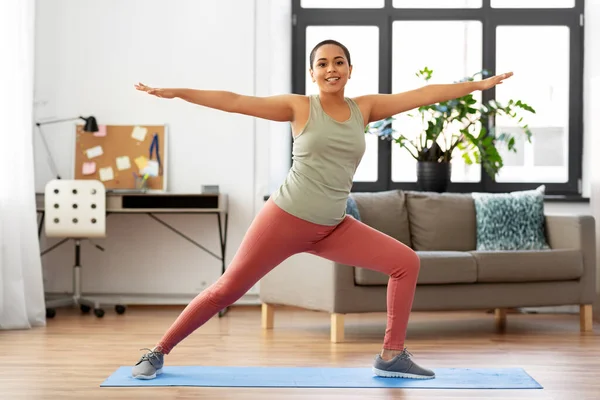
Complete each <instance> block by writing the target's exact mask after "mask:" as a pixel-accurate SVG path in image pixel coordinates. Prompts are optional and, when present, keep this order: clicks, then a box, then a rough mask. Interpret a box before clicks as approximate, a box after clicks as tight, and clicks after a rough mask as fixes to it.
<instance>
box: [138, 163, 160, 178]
mask: <svg viewBox="0 0 600 400" xmlns="http://www.w3.org/2000/svg"><path fill="white" fill-rule="evenodd" d="M140 173H142V174H148V175H149V176H158V161H155V160H150V161H148V165H146V168H144V169H143V170H141V171H140Z"/></svg>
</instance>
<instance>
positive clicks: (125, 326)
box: [0, 307, 600, 400]
mask: <svg viewBox="0 0 600 400" xmlns="http://www.w3.org/2000/svg"><path fill="white" fill-rule="evenodd" d="M180 310H181V308H179V307H168V308H160V309H156V308H150V307H141V308H130V309H128V310H127V313H126V314H125V315H116V314H115V313H114V312H113V311H107V313H106V316H105V317H104V318H103V319H97V318H96V317H94V316H93V315H80V314H79V313H78V312H76V311H67V310H63V309H61V310H59V312H58V314H57V316H56V318H55V319H53V320H49V321H48V325H47V327H44V328H35V329H32V330H26V331H0V343H1V344H2V349H1V351H0V371H1V373H0V398H1V399H10V400H25V399H26V400H38V399H60V400H71V399H77V400H93V399H107V400H112V399H145V400H154V399H160V400H171V399H190V400H191V399H304V398H310V399H495V400H498V399H510V400H519V399H567V400H574V399H577V400H588V399H589V400H591V399H600V378H599V375H598V373H599V371H600V334H599V332H600V327H599V326H598V324H597V323H596V324H595V325H594V332H593V333H586V334H580V332H579V317H578V316H577V315H548V314H509V315H508V325H507V327H506V331H505V332H503V333H500V332H496V331H494V316H493V314H487V313H485V312H476V313H413V315H412V316H411V321H410V326H409V332H408V340H407V346H408V348H409V350H410V351H411V352H412V353H413V354H414V356H415V360H416V361H417V362H420V363H422V364H423V365H424V366H426V367H430V368H436V367H522V368H525V370H526V371H527V372H528V373H529V374H531V375H532V376H533V377H534V378H535V379H536V380H537V381H538V382H539V383H540V384H541V385H543V386H544V389H529V390H432V389H410V390H408V389H358V390H357V389H250V388H239V389H236V388H164V387H158V388H139V387H138V388H100V384H101V383H102V382H103V381H104V380H105V379H106V378H107V377H108V376H109V375H110V374H111V373H112V372H114V371H115V370H116V369H117V368H118V367H119V366H122V365H132V364H133V363H135V361H137V359H138V358H139V356H140V355H141V354H142V352H141V351H139V349H141V348H143V347H152V346H153V345H154V344H155V342H156V341H157V340H158V339H159V338H160V337H161V335H162V333H163V332H164V331H165V329H167V328H168V326H169V325H170V324H171V322H172V321H173V320H174V318H175V317H176V316H177V315H178V313H179V312H180ZM329 321H330V319H329V316H328V315H327V314H325V313H319V312H310V311H303V310H296V309H288V308H285V309H280V308H277V309H276V313H275V329H273V330H269V331H263V330H261V326H260V324H261V316H260V308H259V307H237V308H233V309H231V310H230V311H229V313H228V314H227V315H226V316H225V317H223V318H221V319H219V318H217V317H215V318H213V319H211V320H210V321H208V323H207V324H206V325H204V326H203V327H202V328H200V329H199V330H198V331H196V332H195V333H194V334H192V335H191V336H190V337H188V339H186V340H185V341H184V342H182V343H181V344H180V345H179V346H178V347H176V349H175V350H174V351H173V352H172V353H171V354H170V355H169V356H168V357H167V358H166V364H167V365H228V366H233V365H261V366H320V367H327V366H337V367H339V366H344V367H370V366H371V364H372V360H373V357H374V355H375V354H376V353H377V352H379V350H380V346H381V340H382V337H383V332H384V329H385V318H384V315H383V314H370V315H348V316H346V318H345V324H346V332H345V336H346V342H345V343H342V344H332V343H330V342H329Z"/></svg>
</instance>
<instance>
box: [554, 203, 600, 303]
mask: <svg viewBox="0 0 600 400" xmlns="http://www.w3.org/2000/svg"><path fill="white" fill-rule="evenodd" d="M546 235H547V238H548V244H549V245H550V247H551V248H552V249H578V250H581V255H582V257H583V276H582V277H581V279H580V281H581V284H582V289H581V302H580V304H592V303H593V302H594V300H595V297H596V226H595V219H594V217H593V216H591V215H546Z"/></svg>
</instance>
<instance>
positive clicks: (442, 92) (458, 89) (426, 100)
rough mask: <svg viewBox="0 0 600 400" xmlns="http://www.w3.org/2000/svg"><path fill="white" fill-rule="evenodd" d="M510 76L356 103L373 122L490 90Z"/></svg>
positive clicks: (365, 98) (367, 98) (378, 96)
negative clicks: (366, 110) (364, 109)
mask: <svg viewBox="0 0 600 400" xmlns="http://www.w3.org/2000/svg"><path fill="white" fill-rule="evenodd" d="M512 75H513V73H512V72H509V73H506V74H501V75H496V76H492V77H491V78H487V79H484V80H481V81H471V82H460V83H450V84H431V85H427V86H423V87H421V88H419V89H415V90H409V91H407V92H402V93H396V94H375V95H367V96H362V97H359V98H357V99H356V101H357V103H359V104H360V103H361V102H362V103H364V104H365V107H366V108H367V109H368V110H370V112H369V122H373V121H379V120H382V119H384V118H387V117H392V116H394V115H398V114H400V113H402V112H405V111H409V110H412V109H414V108H417V107H421V106H426V105H430V104H435V103H439V102H443V101H447V100H452V99H456V98H459V97H462V96H465V95H467V94H469V93H471V92H474V91H476V90H487V89H490V88H492V87H494V86H496V85H499V84H501V83H502V81H503V80H504V79H507V78H510V77H511V76H512Z"/></svg>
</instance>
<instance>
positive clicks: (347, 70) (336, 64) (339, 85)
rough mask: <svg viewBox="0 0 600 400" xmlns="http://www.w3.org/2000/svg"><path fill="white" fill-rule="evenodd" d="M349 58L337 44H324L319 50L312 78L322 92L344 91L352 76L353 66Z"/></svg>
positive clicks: (316, 52)
mask: <svg viewBox="0 0 600 400" xmlns="http://www.w3.org/2000/svg"><path fill="white" fill-rule="evenodd" d="M348 58H349V57H348V56H347V55H346V53H345V52H344V49H343V48H341V47H340V46H338V45H336V44H324V45H322V46H320V47H318V48H317V50H316V51H315V52H314V58H313V61H312V64H311V68H310V76H311V77H312V81H313V82H315V83H316V84H317V85H318V86H319V90H320V91H321V92H326V93H335V92H339V91H343V89H344V87H345V86H346V83H347V82H348V79H350V75H351V74H352V65H350V61H349V60H348Z"/></svg>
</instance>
